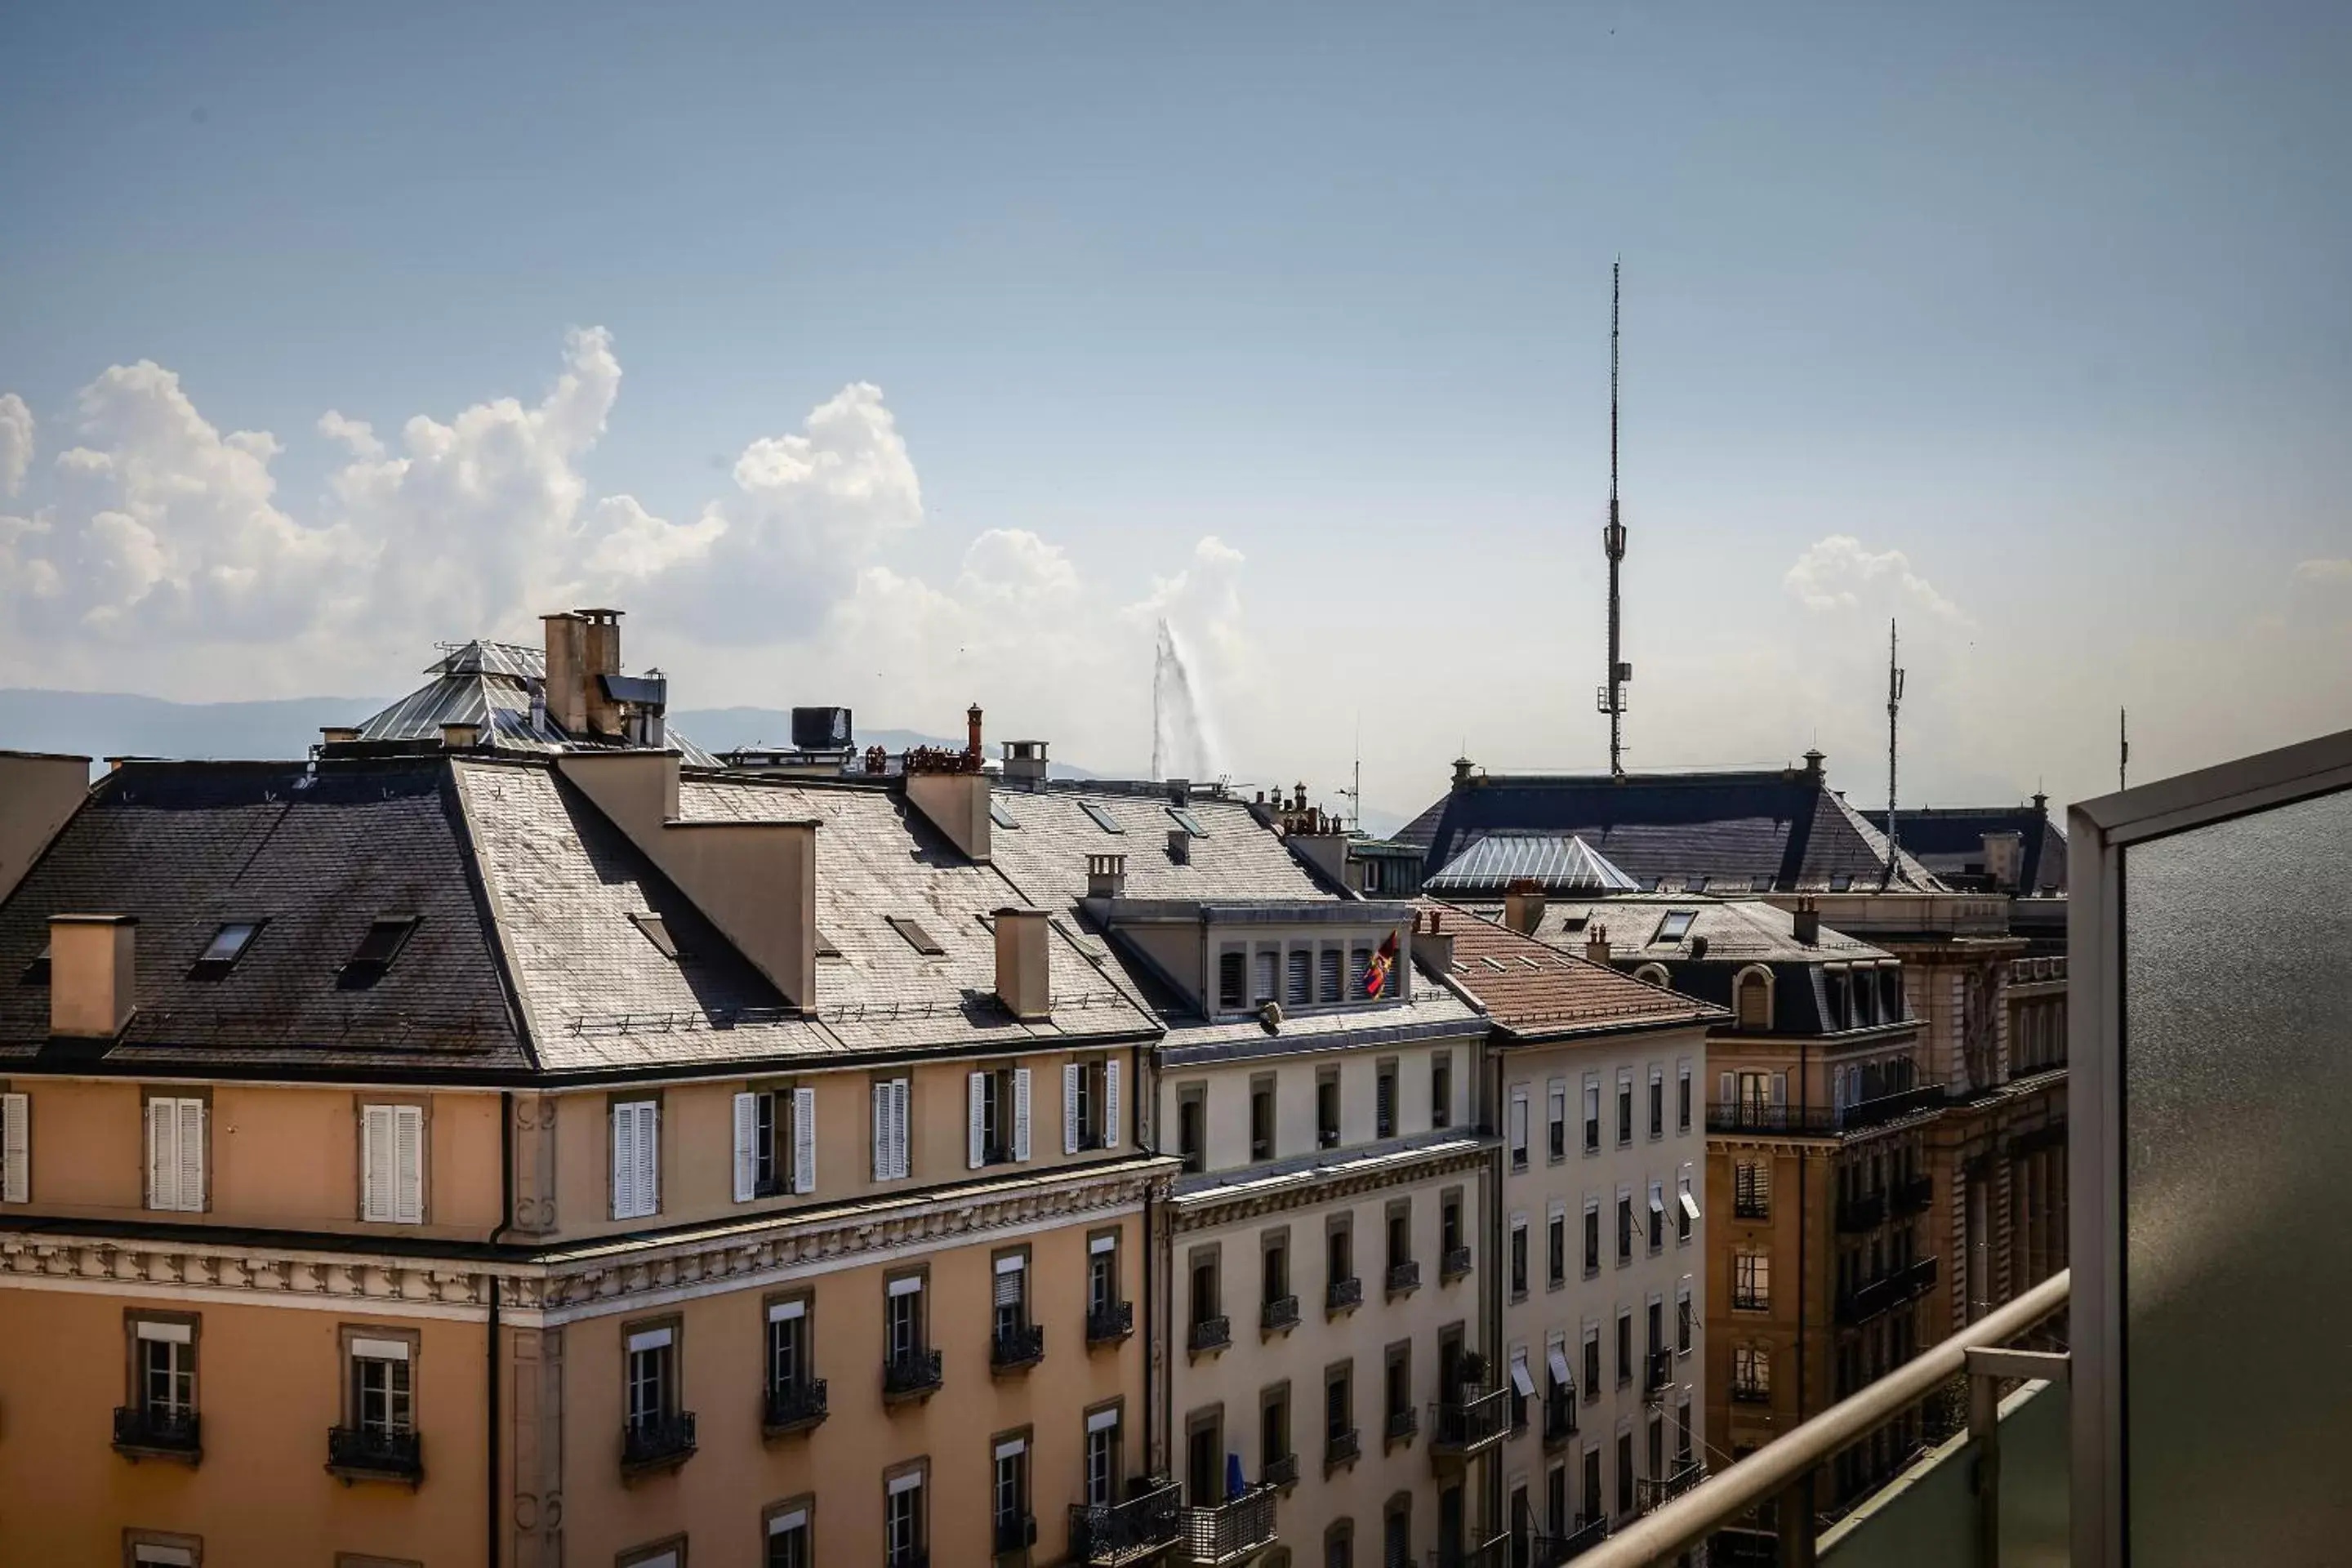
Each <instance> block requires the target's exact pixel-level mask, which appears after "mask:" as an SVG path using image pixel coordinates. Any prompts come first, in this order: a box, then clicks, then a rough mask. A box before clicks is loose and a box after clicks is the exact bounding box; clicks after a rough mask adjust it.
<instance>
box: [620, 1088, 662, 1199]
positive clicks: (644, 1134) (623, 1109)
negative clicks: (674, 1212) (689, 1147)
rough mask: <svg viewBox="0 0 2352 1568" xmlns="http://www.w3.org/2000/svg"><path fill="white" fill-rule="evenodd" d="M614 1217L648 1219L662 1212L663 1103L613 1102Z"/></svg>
mask: <svg viewBox="0 0 2352 1568" xmlns="http://www.w3.org/2000/svg"><path fill="white" fill-rule="evenodd" d="M611 1114H612V1122H613V1128H612V1132H613V1217H614V1219H644V1218H646V1217H647V1216H648V1215H656V1214H658V1213H660V1212H661V1101H659V1100H614V1101H613V1103H612V1110H611Z"/></svg>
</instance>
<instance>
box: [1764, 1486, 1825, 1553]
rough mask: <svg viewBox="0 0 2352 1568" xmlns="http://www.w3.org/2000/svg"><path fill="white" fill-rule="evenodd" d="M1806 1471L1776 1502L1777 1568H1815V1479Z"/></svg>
mask: <svg viewBox="0 0 2352 1568" xmlns="http://www.w3.org/2000/svg"><path fill="white" fill-rule="evenodd" d="M1816 1473H1817V1472H1816V1471H1813V1470H1807V1471H1806V1472H1805V1473H1804V1474H1802V1475H1801V1476H1799V1477H1798V1478H1797V1479H1795V1480H1793V1481H1790V1483H1789V1484H1788V1486H1787V1487H1786V1488H1785V1489H1782V1491H1781V1493H1780V1497H1779V1498H1778V1499H1776V1500H1774V1504H1773V1510H1774V1512H1775V1513H1776V1514H1777V1515H1778V1518H1777V1519H1775V1521H1773V1524H1774V1532H1775V1533H1776V1534H1777V1535H1778V1536H1779V1538H1780V1552H1779V1553H1778V1554H1777V1555H1776V1556H1775V1558H1774V1559H1773V1562H1774V1563H1775V1568H1813V1477H1814V1475H1815V1474H1816Z"/></svg>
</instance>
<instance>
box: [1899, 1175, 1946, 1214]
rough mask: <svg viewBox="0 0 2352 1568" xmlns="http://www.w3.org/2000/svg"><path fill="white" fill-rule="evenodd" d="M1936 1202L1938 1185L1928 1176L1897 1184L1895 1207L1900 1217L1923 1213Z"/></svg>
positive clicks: (1916, 1177)
mask: <svg viewBox="0 0 2352 1568" xmlns="http://www.w3.org/2000/svg"><path fill="white" fill-rule="evenodd" d="M1935 1201H1936V1184H1935V1183H1934V1182H1933V1181H1932V1180H1930V1179H1929V1178H1927V1177H1926V1176H1914V1177H1912V1178H1911V1179H1910V1180H1909V1181H1907V1182H1897V1183H1896V1184H1895V1191H1894V1205H1895V1213H1896V1214H1898V1215H1915V1214H1919V1213H1922V1212H1924V1211H1925V1210H1926V1209H1927V1205H1930V1204H1932V1203H1934V1202H1935Z"/></svg>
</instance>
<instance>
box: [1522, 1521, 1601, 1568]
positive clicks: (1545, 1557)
mask: <svg viewBox="0 0 2352 1568" xmlns="http://www.w3.org/2000/svg"><path fill="white" fill-rule="evenodd" d="M1608 1539H1609V1518H1608V1516H1607V1515H1606V1514H1596V1515H1591V1516H1589V1517H1587V1518H1583V1519H1580V1520H1578V1521H1577V1522H1576V1528H1575V1529H1574V1530H1572V1531H1570V1532H1569V1533H1568V1534H1566V1535H1538V1536H1537V1537H1535V1538H1534V1539H1533V1540H1532V1541H1530V1542H1528V1560H1529V1563H1530V1564H1531V1568H1559V1565H1560V1564H1561V1563H1566V1562H1568V1561H1569V1560H1570V1559H1571V1558H1574V1557H1579V1556H1581V1555H1583V1554H1584V1553H1585V1552H1590V1551H1591V1550H1592V1549H1593V1548H1594V1547H1596V1546H1598V1545H1600V1544H1601V1542H1604V1541H1606V1540H1608Z"/></svg>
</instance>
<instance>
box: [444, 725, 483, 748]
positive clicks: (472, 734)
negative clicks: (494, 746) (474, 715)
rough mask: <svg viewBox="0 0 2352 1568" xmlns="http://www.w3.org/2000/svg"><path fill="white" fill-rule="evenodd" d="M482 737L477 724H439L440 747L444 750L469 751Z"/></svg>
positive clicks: (480, 728)
mask: <svg viewBox="0 0 2352 1568" xmlns="http://www.w3.org/2000/svg"><path fill="white" fill-rule="evenodd" d="M481 738H482V727H481V726H480V725H478V724H444V725H442V726H441V749H442V750H443V751H445V752H470V751H472V750H473V749H474V747H475V745H476V744H478V742H480V740H481Z"/></svg>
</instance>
